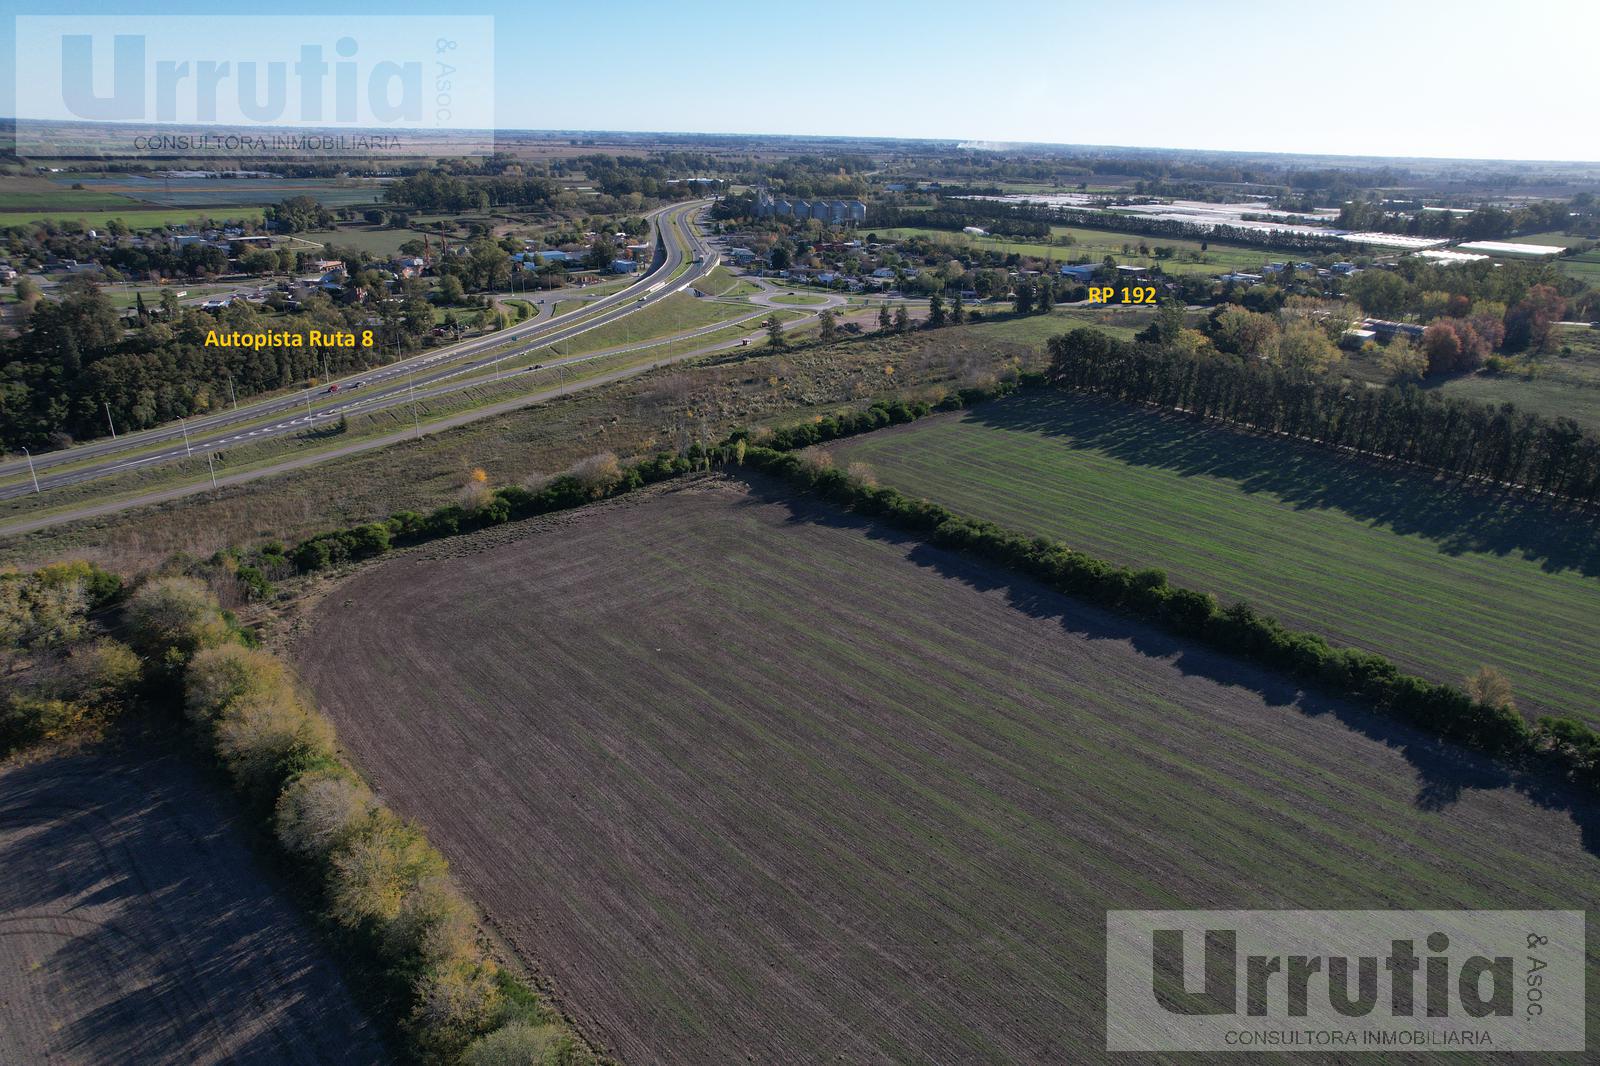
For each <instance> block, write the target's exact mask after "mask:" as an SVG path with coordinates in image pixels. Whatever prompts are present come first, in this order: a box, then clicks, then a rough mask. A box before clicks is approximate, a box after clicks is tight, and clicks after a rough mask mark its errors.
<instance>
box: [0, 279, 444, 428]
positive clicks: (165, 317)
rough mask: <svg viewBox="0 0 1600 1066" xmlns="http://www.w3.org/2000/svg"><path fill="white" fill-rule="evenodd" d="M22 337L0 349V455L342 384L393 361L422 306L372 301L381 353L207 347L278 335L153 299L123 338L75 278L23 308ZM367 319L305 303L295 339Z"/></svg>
mask: <svg viewBox="0 0 1600 1066" xmlns="http://www.w3.org/2000/svg"><path fill="white" fill-rule="evenodd" d="M24 313H25V315H26V323H27V325H26V327H25V328H24V330H23V332H22V334H21V335H20V336H18V337H16V338H9V339H0V445H4V446H5V447H8V448H16V447H22V446H25V447H28V448H34V449H37V448H41V447H64V446H65V445H67V444H70V443H71V442H72V441H73V440H83V439H89V438H92V437H98V436H103V435H106V434H107V433H108V426H107V419H108V418H109V419H110V422H111V424H114V425H115V426H116V428H117V432H119V433H120V432H123V431H124V430H128V429H145V428H148V427H150V426H155V425H160V424H162V423H164V422H170V421H172V420H173V419H175V418H180V417H188V416H189V415H194V414H200V413H204V412H206V411H211V410H217V409H219V408H221V407H223V406H225V405H226V404H228V403H230V402H231V401H232V400H234V399H243V398H245V397H247V396H252V395H255V394H257V393H260V392H267V391H271V390H274V389H280V388H288V387H290V386H293V385H297V384H299V383H302V382H305V381H307V380H308V379H312V378H321V377H322V375H323V373H324V370H325V369H326V371H327V373H329V374H342V373H346V372H350V371H355V370H359V369H362V368H364V367H368V366H374V365H377V364H379V363H381V362H385V361H387V360H389V359H392V358H394V356H395V355H396V354H398V351H399V350H400V349H403V348H405V347H408V346H414V345H415V344H416V343H417V342H418V340H419V339H420V338H422V337H423V336H424V335H425V334H426V332H427V331H428V330H429V329H431V328H432V326H433V312H432V309H431V307H430V306H429V304H428V302H427V300H426V299H424V298H423V297H421V296H420V295H416V294H411V295H407V296H406V297H405V298H403V299H401V300H399V301H393V302H379V303H378V304H377V312H376V313H377V315H378V317H379V318H380V320H381V324H380V326H379V330H380V332H381V335H382V336H383V337H384V339H385V342H386V344H387V345H388V350H387V352H385V351H380V350H374V349H364V348H359V347H356V348H326V349H320V348H312V347H298V348H297V347H293V346H285V347H261V348H225V347H213V346H207V345H206V343H205V341H206V335H207V333H208V332H210V331H212V330H218V331H221V332H229V331H238V332H240V333H256V332H262V331H265V330H268V329H275V330H283V329H285V328H286V327H285V326H284V324H283V323H282V322H281V321H278V322H274V321H272V320H270V319H268V318H266V317H265V316H264V315H263V314H262V312H261V311H260V310H259V309H257V308H256V307H254V306H253V305H251V304H248V303H243V302H238V303H234V304H233V305H232V306H229V307H226V308H223V309H222V310H220V311H218V312H215V313H212V312H208V311H202V310H199V309H198V308H194V307H183V306H181V305H180V304H179V302H178V298H177V295H176V294H175V293H174V292H173V291H172V290H171V289H166V290H163V293H162V296H161V299H160V301H159V303H155V304H154V306H149V307H147V306H145V304H144V302H143V297H142V296H140V297H139V298H138V302H137V303H136V306H135V311H134V314H133V317H132V320H131V324H132V327H133V328H131V329H124V323H123V320H122V317H121V315H120V314H119V312H118V311H117V309H116V307H115V306H114V305H113V304H112V303H111V301H110V299H109V298H108V297H107V296H106V295H105V293H104V292H103V291H102V290H101V289H100V287H99V286H98V285H96V284H95V283H94V282H93V281H91V280H89V279H85V278H76V279H73V280H72V281H70V282H68V283H66V284H65V285H63V286H62V289H61V298H60V299H59V300H54V301H50V300H37V299H36V300H35V301H34V302H33V303H32V304H31V305H29V306H25V307H24ZM373 313H374V312H373V311H371V310H369V309H367V308H364V307H362V306H360V305H357V304H348V305H342V306H341V305H338V304H335V303H333V302H332V301H331V300H329V299H328V298H327V297H325V296H321V295H317V296H313V297H310V298H308V299H307V300H306V301H305V306H304V308H303V310H302V311H301V312H300V313H299V314H298V315H296V316H295V318H294V320H293V325H292V326H291V327H288V328H292V329H294V330H295V331H297V332H298V331H301V330H305V329H312V328H315V329H320V330H324V331H334V330H346V331H352V332H358V333H359V331H360V330H362V329H365V328H370V326H369V325H368V320H369V319H370V318H371V317H372V315H373Z"/></svg>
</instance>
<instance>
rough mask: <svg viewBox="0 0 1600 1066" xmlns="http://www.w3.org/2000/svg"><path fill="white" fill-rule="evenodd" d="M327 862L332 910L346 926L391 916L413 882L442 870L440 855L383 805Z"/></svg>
mask: <svg viewBox="0 0 1600 1066" xmlns="http://www.w3.org/2000/svg"><path fill="white" fill-rule="evenodd" d="M331 866H332V869H331V870H330V872H329V885H328V889H329V896H330V904H331V910H332V913H333V916H334V918H335V919H336V920H337V921H338V922H339V923H340V924H342V925H345V926H347V927H349V928H356V927H359V926H362V925H364V924H369V923H379V924H381V923H384V922H389V921H392V920H393V919H394V918H395V917H396V916H397V915H398V914H399V913H400V908H401V907H402V906H404V904H405V900H406V896H407V894H408V893H409V892H411V890H412V889H413V888H414V887H415V886H416V885H417V884H418V883H420V882H421V881H422V880H423V879H424V878H428V877H437V876H439V875H441V874H443V873H444V872H445V862H444V856H442V855H440V854H439V853H438V852H437V851H435V850H434V849H433V847H432V846H431V845H430V844H429V843H428V842H427V840H425V839H424V838H423V836H422V833H421V832H420V831H418V830H417V829H416V828H415V827H414V826H411V825H408V824H406V823H405V822H402V821H400V820H399V819H398V818H396V817H395V816H394V815H393V814H390V813H389V812H388V811H380V812H378V813H377V814H376V815H375V816H374V817H373V818H372V819H371V820H370V822H369V823H368V824H367V825H366V826H364V827H363V828H362V830H361V831H360V832H359V833H357V834H355V835H354V836H353V837H351V839H350V840H349V841H348V842H347V843H346V844H344V845H343V846H342V847H340V848H338V849H337V850H335V851H334V853H333V855H332V862H331Z"/></svg>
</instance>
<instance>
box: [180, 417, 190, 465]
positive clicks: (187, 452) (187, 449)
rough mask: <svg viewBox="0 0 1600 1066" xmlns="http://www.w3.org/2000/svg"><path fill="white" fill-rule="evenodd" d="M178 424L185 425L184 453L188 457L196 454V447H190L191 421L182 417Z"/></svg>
mask: <svg viewBox="0 0 1600 1066" xmlns="http://www.w3.org/2000/svg"><path fill="white" fill-rule="evenodd" d="M178 425H180V426H182V427H183V454H184V455H185V456H186V457H188V456H192V455H194V449H193V448H191V447H189V423H188V422H187V421H186V420H184V419H182V418H180V419H178Z"/></svg>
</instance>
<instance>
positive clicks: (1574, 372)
mask: <svg viewBox="0 0 1600 1066" xmlns="http://www.w3.org/2000/svg"><path fill="white" fill-rule="evenodd" d="M1563 346H1565V347H1569V348H1571V349H1572V354H1571V355H1560V354H1557V353H1550V354H1545V355H1540V356H1536V357H1534V358H1533V359H1528V360H1522V361H1520V362H1519V365H1520V366H1521V368H1522V369H1520V370H1518V371H1514V372H1511V373H1507V374H1496V375H1490V374H1484V373H1478V374H1472V375H1469V376H1466V377H1460V378H1452V379H1450V380H1449V381H1447V382H1445V383H1444V384H1443V385H1441V386H1439V388H1440V391H1442V392H1443V393H1444V394H1445V395H1446V396H1454V397H1456V398H1458V399H1463V400H1476V401H1478V402H1480V403H1489V404H1495V405H1499V404H1502V403H1512V404H1516V406H1517V407H1518V408H1519V409H1521V410H1524V411H1531V412H1532V413H1534V414H1536V415H1541V416H1543V417H1545V418H1570V419H1572V420H1573V421H1575V422H1577V423H1578V424H1579V425H1581V426H1583V427H1584V428H1585V429H1587V430H1588V431H1589V432H1590V433H1596V434H1600V330H1595V329H1586V328H1583V327H1571V326H1567V327H1558V332H1557V335H1556V347H1557V349H1558V350H1559V349H1560V348H1561V347H1563Z"/></svg>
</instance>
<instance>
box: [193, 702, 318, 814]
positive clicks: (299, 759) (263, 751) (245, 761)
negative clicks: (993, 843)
mask: <svg viewBox="0 0 1600 1066" xmlns="http://www.w3.org/2000/svg"><path fill="white" fill-rule="evenodd" d="M213 732H214V734H215V743H216V750H217V755H218V757H219V758H221V759H222V761H223V763H224V765H226V766H227V767H228V771H229V772H230V773H232V774H233V776H234V779H235V780H236V781H238V782H239V784H240V786H241V787H242V788H243V789H244V790H245V791H246V792H248V793H250V794H251V795H252V796H254V797H256V798H258V799H265V800H272V799H274V798H275V797H276V796H277V794H278V790H279V789H280V788H281V787H282V785H283V782H284V780H285V779H287V778H289V777H290V776H293V775H294V774H295V772H296V771H297V770H298V769H299V768H300V767H302V766H303V765H305V764H306V763H307V762H308V761H310V759H311V758H313V757H317V756H323V755H331V752H332V750H333V729H332V727H331V726H329V725H328V722H327V719H325V718H323V717H322V716H321V715H313V714H310V713H308V712H307V711H306V709H305V707H304V706H302V705H301V703H300V701H299V700H298V699H297V698H295V695H294V693H293V692H292V691H290V690H289V689H287V688H281V689H274V690H270V691H266V692H260V693H250V694H248V695H244V696H239V697H237V698H235V699H233V700H231V701H230V702H229V703H228V705H227V706H226V707H225V708H224V709H223V710H222V712H221V714H220V715H218V717H217V720H216V723H215V725H214V726H213Z"/></svg>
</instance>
